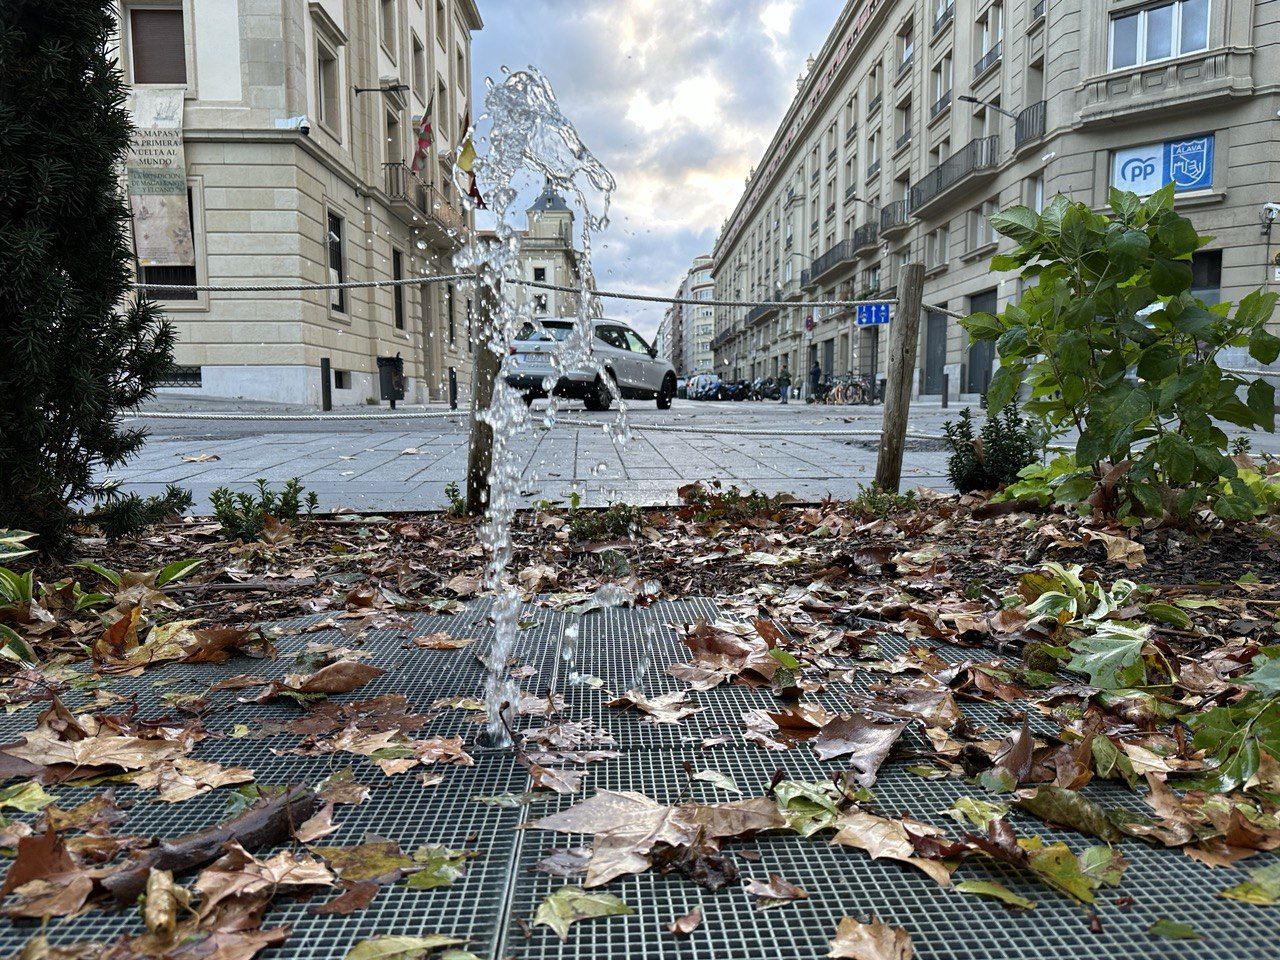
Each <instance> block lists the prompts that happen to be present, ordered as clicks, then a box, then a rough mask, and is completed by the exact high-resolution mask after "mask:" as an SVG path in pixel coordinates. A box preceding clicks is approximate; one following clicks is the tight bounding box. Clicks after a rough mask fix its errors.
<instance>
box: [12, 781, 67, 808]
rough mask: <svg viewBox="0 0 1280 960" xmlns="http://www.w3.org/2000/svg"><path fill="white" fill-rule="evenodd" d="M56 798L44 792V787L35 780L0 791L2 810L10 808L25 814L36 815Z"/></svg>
mask: <svg viewBox="0 0 1280 960" xmlns="http://www.w3.org/2000/svg"><path fill="white" fill-rule="evenodd" d="M53 800H54V798H53V797H52V796H50V795H49V794H47V793H45V792H44V787H42V786H40V784H38V783H36V782H35V781H34V780H28V781H27V782H26V783H17V784H14V785H13V786H12V787H5V788H4V789H3V790H0V808H4V807H8V808H10V809H12V810H21V811H22V812H23V813H35V812H36V811H37V810H43V809H44V808H45V807H47V806H48V805H49V804H51V803H53Z"/></svg>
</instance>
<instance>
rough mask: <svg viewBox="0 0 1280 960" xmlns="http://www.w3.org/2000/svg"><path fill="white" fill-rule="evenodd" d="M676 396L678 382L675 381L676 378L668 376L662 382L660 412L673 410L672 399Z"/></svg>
mask: <svg viewBox="0 0 1280 960" xmlns="http://www.w3.org/2000/svg"><path fill="white" fill-rule="evenodd" d="M675 395H676V381H675V378H674V377H672V376H670V375H668V376H667V377H666V378H665V379H664V380H663V381H662V389H661V390H659V391H658V409H659V410H670V409H671V400H672V398H673V397H674V396H675Z"/></svg>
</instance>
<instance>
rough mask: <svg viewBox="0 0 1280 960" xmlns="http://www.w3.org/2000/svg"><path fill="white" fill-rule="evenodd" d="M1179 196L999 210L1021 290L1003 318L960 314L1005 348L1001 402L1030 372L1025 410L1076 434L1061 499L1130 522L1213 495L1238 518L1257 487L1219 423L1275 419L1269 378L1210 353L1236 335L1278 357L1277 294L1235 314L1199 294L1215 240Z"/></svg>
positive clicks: (1265, 423)
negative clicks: (1199, 276)
mask: <svg viewBox="0 0 1280 960" xmlns="http://www.w3.org/2000/svg"><path fill="white" fill-rule="evenodd" d="M1173 199H1174V197H1173V188H1172V186H1168V187H1165V188H1163V189H1161V190H1159V191H1157V192H1156V193H1154V194H1152V195H1151V196H1150V197H1149V198H1147V199H1146V200H1145V201H1143V200H1141V199H1139V198H1138V197H1137V196H1136V195H1134V194H1132V193H1121V192H1119V191H1115V190H1113V191H1112V192H1111V198H1110V200H1111V213H1112V215H1111V216H1110V217H1108V216H1106V215H1103V214H1099V213H1095V212H1093V211H1092V210H1091V209H1090V208H1089V206H1088V205H1087V204H1085V203H1072V202H1070V201H1069V200H1067V199H1066V198H1065V197H1057V198H1055V199H1054V200H1053V201H1052V202H1051V203H1050V204H1049V205H1048V206H1047V207H1046V208H1045V209H1044V211H1043V212H1042V213H1039V214H1037V213H1036V212H1035V211H1033V210H1030V209H1029V208H1027V207H1022V206H1017V207H1012V208H1010V209H1008V210H1005V211H1002V212H1001V213H998V214H996V215H994V216H992V217H991V224H992V226H993V227H994V228H995V229H996V230H998V231H999V232H1000V233H1002V234H1004V235H1005V236H1007V237H1010V238H1012V239H1013V240H1015V241H1016V242H1017V243H1018V247H1017V249H1016V250H1015V251H1014V252H1013V253H1012V254H1009V255H1003V256H997V257H995V258H993V260H992V264H991V265H992V268H993V269H994V270H1021V274H1022V278H1023V280H1024V281H1027V282H1028V286H1027V288H1026V293H1025V294H1024V295H1023V297H1022V300H1021V301H1020V302H1018V303H1014V304H1010V305H1009V306H1008V307H1007V308H1006V309H1005V310H1004V312H1003V313H1002V314H1000V315H999V316H993V315H991V314H988V313H975V314H972V315H971V316H969V317H968V318H966V319H965V320H963V321H961V322H962V324H963V326H964V327H965V329H966V330H968V332H969V334H970V336H971V337H972V338H973V339H974V340H992V341H995V344H996V349H997V351H998V353H999V355H1000V360H1001V365H1000V368H999V369H998V370H997V371H996V373H995V375H994V377H993V378H992V380H991V385H990V388H989V390H988V393H987V398H988V401H989V404H990V408H991V410H992V412H993V413H998V412H1000V411H1001V410H1003V409H1004V408H1005V407H1006V406H1007V405H1008V404H1009V403H1010V402H1011V401H1012V400H1013V398H1014V396H1015V394H1016V393H1017V391H1018V389H1019V387H1020V385H1021V384H1023V383H1024V382H1025V383H1026V384H1028V385H1029V387H1030V391H1031V399H1030V400H1028V401H1027V402H1026V404H1025V405H1024V409H1025V410H1026V411H1027V412H1028V413H1030V414H1031V415H1033V416H1035V417H1037V418H1040V419H1042V420H1043V421H1044V422H1045V423H1046V425H1047V426H1048V427H1049V428H1050V429H1051V430H1052V431H1053V432H1054V433H1055V434H1059V433H1065V432H1067V431H1070V430H1075V431H1078V433H1079V439H1078V441H1077V443H1076V448H1075V452H1074V455H1073V457H1072V462H1071V470H1070V472H1068V473H1066V474H1064V475H1062V476H1060V477H1057V478H1055V480H1054V483H1053V496H1054V498H1055V499H1056V500H1057V501H1058V502H1060V503H1066V504H1071V505H1074V506H1076V507H1078V508H1079V509H1080V510H1081V511H1082V512H1093V511H1096V512H1098V513H1100V514H1102V515H1104V516H1107V517H1112V518H1118V519H1121V520H1129V519H1137V518H1141V517H1155V518H1165V517H1166V516H1169V517H1172V518H1175V519H1177V520H1179V521H1183V522H1185V521H1187V520H1188V519H1189V518H1190V517H1191V515H1192V514H1193V513H1194V512H1196V511H1197V510H1198V509H1199V508H1200V507H1201V506H1203V505H1206V504H1207V505H1208V506H1210V507H1211V508H1212V510H1213V511H1214V513H1216V514H1217V515H1218V516H1219V517H1222V518H1224V519H1229V520H1238V519H1244V518H1247V517H1251V516H1253V513H1254V510H1255V509H1256V507H1257V502H1256V498H1255V496H1254V495H1253V493H1252V492H1251V491H1250V489H1249V487H1248V485H1247V484H1246V483H1244V482H1243V481H1242V480H1241V479H1240V478H1239V477H1238V473H1237V469H1236V465H1235V464H1234V463H1233V462H1232V461H1231V459H1230V458H1228V457H1227V456H1226V450H1227V436H1226V434H1225V433H1224V432H1223V430H1222V428H1221V427H1220V426H1219V423H1221V422H1226V423H1232V424H1236V425H1238V426H1241V427H1244V428H1246V429H1251V428H1254V427H1259V428H1262V429H1264V430H1273V429H1274V427H1275V389H1274V387H1273V386H1272V385H1271V384H1270V383H1268V382H1267V381H1266V380H1264V379H1261V378H1260V379H1257V380H1254V381H1252V382H1250V381H1248V380H1246V379H1245V378H1244V377H1241V376H1238V375H1235V374H1229V373H1225V372H1223V370H1222V369H1221V368H1220V367H1219V366H1218V362H1217V361H1218V356H1219V354H1220V353H1221V351H1222V350H1223V349H1225V348H1227V347H1247V348H1248V351H1249V355H1250V356H1252V357H1253V358H1254V359H1256V360H1258V361H1260V362H1261V363H1271V362H1272V361H1273V360H1275V359H1276V357H1277V356H1280V338H1277V337H1276V336H1274V335H1273V334H1271V333H1269V332H1268V331H1267V330H1266V324H1267V321H1268V320H1269V318H1270V317H1271V314H1272V312H1273V310H1274V308H1275V304H1276V300H1277V296H1278V295H1277V294H1274V293H1263V292H1262V291H1255V292H1253V293H1250V294H1248V295H1247V296H1246V297H1244V299H1242V300H1241V301H1240V303H1239V305H1238V306H1236V308H1235V309H1234V311H1233V310H1232V308H1231V305H1230V304H1218V305H1214V306H1208V305H1206V304H1205V303H1204V302H1203V301H1201V300H1200V299H1198V298H1197V297H1195V296H1193V295H1192V294H1191V292H1190V288H1191V264H1190V258H1191V254H1192V253H1193V252H1194V251H1195V250H1197V249H1199V248H1200V247H1201V246H1203V245H1204V244H1205V243H1206V242H1208V238H1205V237H1202V236H1200V235H1199V234H1197V233H1196V231H1195V228H1194V226H1193V225H1192V224H1191V221H1189V220H1187V219H1186V218H1185V217H1182V216H1180V215H1178V214H1177V213H1175V212H1174V210H1173ZM1241 391H1244V394H1245V399H1243V400H1242V399H1241V398H1240V396H1238V394H1239V393H1240V392H1241Z"/></svg>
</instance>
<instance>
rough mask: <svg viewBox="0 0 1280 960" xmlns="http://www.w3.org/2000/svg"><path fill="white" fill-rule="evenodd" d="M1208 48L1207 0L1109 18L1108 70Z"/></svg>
mask: <svg viewBox="0 0 1280 960" xmlns="http://www.w3.org/2000/svg"><path fill="white" fill-rule="evenodd" d="M1208 46H1209V0H1180V2H1178V3H1166V4H1163V5H1161V6H1158V7H1148V8H1147V9H1145V10H1139V11H1137V12H1136V13H1130V14H1126V15H1124V16H1119V17H1112V18H1111V69H1112V70H1120V69H1123V68H1125V67H1136V66H1138V65H1140V64H1144V63H1153V62H1155V61H1157V60H1168V59H1169V58H1170V57H1178V56H1182V54H1184V53H1193V52H1195V51H1196V50H1204V49H1206V48H1207V47H1208Z"/></svg>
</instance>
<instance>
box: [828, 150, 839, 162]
mask: <svg viewBox="0 0 1280 960" xmlns="http://www.w3.org/2000/svg"><path fill="white" fill-rule="evenodd" d="M838 153H839V151H838V150H837V149H836V148H835V147H832V148H831V149H830V150H828V151H827V165H828V166H830V165H831V164H833V163H835V162H836V155H837V154H838Z"/></svg>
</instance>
